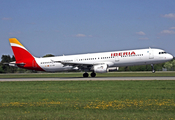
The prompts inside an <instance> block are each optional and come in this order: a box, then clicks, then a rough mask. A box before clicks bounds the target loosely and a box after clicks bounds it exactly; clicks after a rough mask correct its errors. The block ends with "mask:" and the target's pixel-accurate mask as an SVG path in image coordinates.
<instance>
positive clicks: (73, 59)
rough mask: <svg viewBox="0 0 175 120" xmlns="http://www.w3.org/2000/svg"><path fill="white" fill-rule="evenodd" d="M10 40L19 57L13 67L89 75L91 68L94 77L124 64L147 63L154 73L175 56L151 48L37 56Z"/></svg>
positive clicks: (17, 42)
mask: <svg viewBox="0 0 175 120" xmlns="http://www.w3.org/2000/svg"><path fill="white" fill-rule="evenodd" d="M9 41H10V45H11V47H12V50H13V53H14V56H15V59H16V61H14V62H10V63H8V65H10V66H17V67H20V68H25V69H30V70H36V71H47V72H57V71H70V70H71V71H72V70H81V71H84V72H85V73H84V74H83V77H88V76H89V74H88V72H89V71H91V74H90V75H91V77H95V76H96V73H106V72H108V71H110V70H117V69H118V67H121V66H134V65H148V64H150V65H151V66H152V72H153V73H154V72H155V70H154V67H153V65H154V64H157V63H163V62H167V61H170V60H172V59H173V56H172V55H171V54H168V53H166V52H165V51H164V50H162V49H152V48H148V49H136V50H124V51H112V52H101V53H91V54H78V55H66V56H56V57H45V58H37V57H34V56H33V55H32V54H30V52H29V51H28V50H27V49H26V48H25V47H24V46H23V45H22V44H21V43H20V42H19V41H18V40H17V39H16V38H10V39H9Z"/></svg>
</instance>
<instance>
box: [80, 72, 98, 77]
mask: <svg viewBox="0 0 175 120" xmlns="http://www.w3.org/2000/svg"><path fill="white" fill-rule="evenodd" d="M95 76H96V73H94V72H92V73H91V77H95ZM83 77H89V74H88V73H87V72H85V73H84V74H83Z"/></svg>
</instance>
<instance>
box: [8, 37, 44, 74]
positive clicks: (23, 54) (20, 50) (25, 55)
mask: <svg viewBox="0 0 175 120" xmlns="http://www.w3.org/2000/svg"><path fill="white" fill-rule="evenodd" d="M9 42H10V45H11V47H12V50H13V53H14V56H15V59H16V64H17V65H18V67H21V68H26V69H31V70H39V71H43V69H42V68H41V67H40V66H39V65H38V64H37V62H36V60H35V57H34V56H33V55H32V54H30V53H29V51H28V50H27V49H26V48H25V47H24V46H23V45H22V44H21V43H20V42H19V41H18V40H17V39H16V38H9ZM20 64H22V65H23V66H20Z"/></svg>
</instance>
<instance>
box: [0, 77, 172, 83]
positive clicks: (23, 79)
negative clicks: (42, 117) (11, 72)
mask: <svg viewBox="0 0 175 120" xmlns="http://www.w3.org/2000/svg"><path fill="white" fill-rule="evenodd" d="M113 80H123V81H124V80H175V77H96V78H91V77H88V78H81V77H74V78H68V77H67V78H14V79H13V78H11V79H0V82H6V81H113Z"/></svg>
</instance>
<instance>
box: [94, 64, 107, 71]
mask: <svg viewBox="0 0 175 120" xmlns="http://www.w3.org/2000/svg"><path fill="white" fill-rule="evenodd" d="M94 72H95V73H106V72H108V66H107V65H106V64H103V65H95V66H94Z"/></svg>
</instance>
